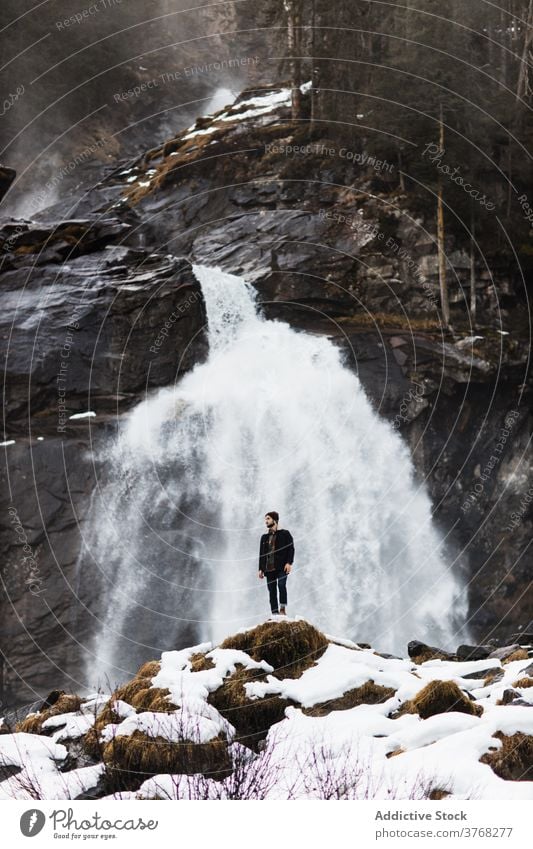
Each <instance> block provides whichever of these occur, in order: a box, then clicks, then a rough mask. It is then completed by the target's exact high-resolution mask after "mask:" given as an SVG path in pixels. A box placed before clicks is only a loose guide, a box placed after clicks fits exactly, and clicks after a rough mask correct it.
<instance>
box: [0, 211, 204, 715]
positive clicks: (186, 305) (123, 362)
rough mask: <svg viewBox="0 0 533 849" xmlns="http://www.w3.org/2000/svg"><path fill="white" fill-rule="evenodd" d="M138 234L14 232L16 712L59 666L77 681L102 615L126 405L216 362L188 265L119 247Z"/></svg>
mask: <svg viewBox="0 0 533 849" xmlns="http://www.w3.org/2000/svg"><path fill="white" fill-rule="evenodd" d="M128 230H129V226H128V225H126V224H123V223H121V222H119V221H117V220H109V219H103V220H102V219H98V218H93V219H85V220H69V221H63V222H61V223H59V224H56V223H53V224H49V225H42V226H41V225H27V224H21V225H18V226H17V227H15V225H13V226H10V225H7V226H6V227H5V228H4V230H3V231H2V234H3V237H4V240H5V241H4V246H5V248H6V250H5V252H4V255H3V262H4V268H5V269H6V270H5V271H4V273H3V275H2V287H3V304H4V310H3V312H2V319H1V321H2V336H3V339H4V340H5V343H6V344H5V361H4V366H5V369H6V374H7V381H8V386H9V390H8V395H7V398H6V405H5V410H6V425H5V428H6V440H7V442H8V444H7V445H6V447H5V449H4V459H5V465H4V466H3V470H2V477H3V482H4V484H5V487H4V491H5V492H6V494H8V503H7V504H6V505H5V510H4V514H3V517H2V520H3V521H2V526H3V527H2V535H1V546H2V579H3V590H4V592H3V598H2V626H1V628H2V649H3V652H4V660H3V664H2V675H1V681H2V692H1V693H0V699H1V700H2V703H3V704H4V705H5V704H10V703H12V702H13V701H21V700H23V701H27V700H28V699H31V698H32V697H33V696H34V694H35V693H40V692H42V691H43V690H44V689H46V688H47V686H48V684H47V680H48V678H49V676H50V674H51V670H55V671H56V672H57V674H58V675H59V678H60V682H61V685H62V686H64V685H65V684H66V683H67V682H69V681H72V680H74V679H75V680H79V677H78V671H79V663H80V650H81V646H82V645H84V644H85V642H86V640H87V637H88V636H89V635H90V634H91V633H92V629H93V628H94V625H95V621H96V617H97V616H98V610H97V607H96V606H95V604H96V599H95V587H94V584H91V582H87V581H84V580H83V577H84V576H83V574H80V569H81V568H82V567H81V566H79V565H78V554H79V552H80V546H81V540H82V539H83V532H84V522H85V520H86V518H87V513H88V509H89V506H90V501H91V494H92V492H93V490H94V489H95V487H96V486H97V485H98V481H99V480H101V477H102V475H103V474H104V475H105V469H103V468H101V465H100V464H99V463H98V462H97V461H95V452H96V453H97V451H98V448H99V446H100V445H101V444H102V443H103V442H105V441H106V440H107V439H109V438H110V437H111V436H112V435H113V434H114V432H115V428H116V422H117V419H118V418H119V417H120V416H121V415H122V413H123V412H124V411H125V410H127V409H128V407H130V406H131V405H132V404H134V403H136V402H137V401H139V400H140V399H141V398H143V397H144V396H145V394H146V393H149V392H150V391H153V390H154V389H155V388H157V387H159V386H166V385H169V384H172V383H173V381H175V380H177V379H179V376H180V374H181V373H183V372H184V371H186V370H187V369H188V368H190V367H191V365H192V364H193V363H195V362H197V361H198V360H199V359H201V358H202V357H203V355H204V351H205V339H204V334H203V330H204V325H205V316H204V307H203V301H202V297H201V292H200V289H199V285H198V282H197V280H196V278H195V277H194V275H193V274H192V271H191V268H190V264H189V263H188V262H187V261H186V260H183V259H177V258H175V257H173V256H171V255H168V254H167V255H164V254H158V253H155V252H152V251H149V250H139V249H133V248H129V247H125V246H124V245H119V244H116V242H118V241H119V240H122V239H123V238H124V233H125V232H127V231H128ZM150 349H151V350H150ZM154 352H155V353H154ZM89 414H90V415H89ZM95 414H96V415H95ZM78 416H80V418H77V417H78ZM73 417H74V418H73Z"/></svg>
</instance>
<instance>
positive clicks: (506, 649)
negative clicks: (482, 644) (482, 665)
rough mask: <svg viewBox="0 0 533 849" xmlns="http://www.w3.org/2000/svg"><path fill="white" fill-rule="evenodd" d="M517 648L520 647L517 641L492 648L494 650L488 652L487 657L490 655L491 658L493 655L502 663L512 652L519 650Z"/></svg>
mask: <svg viewBox="0 0 533 849" xmlns="http://www.w3.org/2000/svg"><path fill="white" fill-rule="evenodd" d="M519 649H520V646H519V645H518V644H517V643H515V644H514V645H512V646H502V648H499V649H494V651H492V652H491V653H490V654H489V657H491V658H492V657H493V658H496V659H497V660H501V661H502V663H503V662H505V661H506V660H507V658H508V657H510V656H511V655H512V654H514V653H515V652H516V651H519Z"/></svg>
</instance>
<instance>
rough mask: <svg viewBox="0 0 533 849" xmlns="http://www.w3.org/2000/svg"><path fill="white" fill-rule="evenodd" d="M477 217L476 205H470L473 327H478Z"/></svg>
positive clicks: (471, 311)
mask: <svg viewBox="0 0 533 849" xmlns="http://www.w3.org/2000/svg"><path fill="white" fill-rule="evenodd" d="M475 228H476V222H475V215H474V205H473V203H471V205H470V321H471V323H472V327H475V326H476V248H475V244H474V239H475Z"/></svg>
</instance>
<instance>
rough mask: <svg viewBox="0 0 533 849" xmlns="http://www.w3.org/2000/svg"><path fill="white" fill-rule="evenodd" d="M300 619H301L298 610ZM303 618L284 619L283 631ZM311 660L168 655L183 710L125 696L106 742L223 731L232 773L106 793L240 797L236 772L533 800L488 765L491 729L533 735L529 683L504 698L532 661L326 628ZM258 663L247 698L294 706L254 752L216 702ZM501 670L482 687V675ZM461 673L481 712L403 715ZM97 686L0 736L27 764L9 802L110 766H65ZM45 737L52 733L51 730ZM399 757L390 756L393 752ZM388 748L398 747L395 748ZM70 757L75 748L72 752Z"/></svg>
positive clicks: (274, 780)
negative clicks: (36, 724)
mask: <svg viewBox="0 0 533 849" xmlns="http://www.w3.org/2000/svg"><path fill="white" fill-rule="evenodd" d="M301 621H303V620H301ZM291 622H293V623H294V622H295V620H285V622H282V623H280V628H283V627H285V623H286V624H287V625H289V624H290V623H291ZM328 640H329V642H328V645H327V648H326V650H325V651H324V653H323V654H322V655H321V656H320V657H319V659H318V660H317V661H316V663H315V664H314V665H312V666H310V667H309V668H307V669H305V671H304V672H303V673H302V674H301V675H300V677H296V678H285V679H280V678H277V677H275V676H274V675H272V674H271V673H272V672H273V668H272V666H271V665H269V664H268V663H267V662H266V661H264V660H259V661H258V660H253V659H252V658H251V657H250V656H249V655H248V654H246V653H245V652H243V651H238V650H236V649H223V648H220V647H215V648H213V647H212V646H211V644H209V643H203V644H201V645H198V646H193V647H191V648H188V649H185V650H182V651H169V652H164V653H163V655H162V657H161V662H160V671H159V672H158V673H157V674H156V675H155V676H154V677H153V678H152V679H151V686H152V687H155V688H160V689H164V688H168V690H169V691H170V695H169V697H168V698H169V699H170V701H171V702H172V703H173V704H174V705H178V706H179V707H178V709H177V710H174V711H172V710H171V712H168V713H167V712H164V713H162V712H157V711H150V710H148V711H147V710H142V711H137V710H136V709H135V708H134V707H132V706H131V705H129V704H128V703H127V702H125V701H119V702H116V703H115V704H114V709H115V718H116V720H117V721H116V722H110V723H108V724H107V725H106V726H105V728H104V729H103V731H102V736H101V740H102V742H103V743H104V744H105V743H106V742H109V741H111V740H113V739H115V738H118V737H123V736H125V737H127V736H128V735H131V734H132V733H133V732H134V731H138V732H142V733H143V734H144V735H145V737H146V738H147V739H154V738H158V739H159V740H161V739H163V740H165V741H168V742H169V743H174V744H179V742H180V741H181V742H183V741H191V742H193V743H202V744H205V743H208V742H209V741H212V740H214V739H215V738H218V739H220V737H221V735H222V737H223V738H225V739H226V740H227V744H228V746H229V750H230V752H231V754H232V756H233V758H234V771H235V774H234V775H233V776H230V777H229V778H226V779H224V781H215V780H213V779H210V778H206V777H204V776H202V775H193V776H190V775H189V776H186V775H165V774H161V775H154V776H153V777H151V778H149V779H148V780H146V781H144V783H142V785H141V786H140V788H139V789H137V790H135V791H129V792H122V793H115V794H113V795H112V796H108V797H107V798H115V799H124V798H153V797H158V798H198V797H201V798H234V794H235V792H236V790H235V781H236V777H235V776H236V774H237V772H239V771H240V781H241V784H242V774H243V773H247V774H248V775H249V776H250V779H252V778H253V783H254V787H255V791H254V792H256V793H257V795H259V796H260V797H262V798H269V799H288V798H309V797H311V798H313V797H318V798H325V797H328V793H329V797H332V798H337V797H338V796H339V795H340V796H342V795H343V792H344V793H345V795H346V796H348V797H349V798H378V799H390V798H415V799H422V798H426V797H427V794H428V791H429V790H439V791H445V792H446V793H448V794H449V795H448V796H447V798H449V799H533V781H510V780H504V779H502V778H500V777H498V776H497V775H496V774H495V772H494V771H493V769H492V768H491V766H489V765H488V764H485V763H481V762H480V758H481V757H482V756H483V755H484V754H486V753H487V752H489V751H491V750H492V751H494V750H497V749H499V748H500V747H501V745H502V743H501V741H500V740H499V739H498V738H495V737H494V736H493V735H494V734H495V733H496V732H501V733H502V734H504V735H507V736H511V735H513V734H516V733H518V732H521V733H522V734H526V735H533V710H532V709H531V708H533V687H521V688H516V687H514V689H515V690H517V692H518V694H519V696H520V700H521V702H522V703H521V704H518V705H517V704H506V705H501V704H497V702H498V700H500V699H501V697H502V696H503V693H504V691H505V690H508V689H510V688H512V685H513V684H515V683H516V682H517V680H520V679H524V678H526V679H527V678H529V677H531V674H530V673H529V674H528V673H526V672H525V670H526V668H527V667H528V666H529V665H530V664H531V659H529V660H528V659H522V660H511V661H510V662H508V663H505V662H504V663H503V664H502V662H501V661H500V660H499V659H497V658H487V659H486V660H477V661H467V662H459V661H443V660H429V661H426V662H425V663H423V664H421V665H417V664H415V663H414V662H413V661H412V660H410V659H409V658H404V659H399V658H394V657H383V656H381V655H379V654H377V653H376V652H375V651H374V649H372V648H367V649H363V648H360V647H358V646H356V645H355V644H352V643H350V642H349V641H342V640H336V638H334V637H328ZM199 654H201V655H204V656H205V658H206V661H207V662H208V663H209V661H211V663H212V664H213V666H212V667H211V668H207V669H203V670H201V671H193V670H192V669H191V657H193V656H198V655H199ZM239 664H240V665H241V667H244V669H250V670H253V669H256V670H259V671H260V672H263V673H264V674H265V676H266V681H263V682H260V681H252V682H248V683H246V684H245V685H244V686H245V690H246V695H247V697H248V698H249V699H251V700H258V699H268V698H272V697H273V696H282V697H284V698H286V699H290V700H291V701H292V702H293V703H294V704H293V706H290V707H287V708H286V709H285V717H284V719H282V720H281V721H280V722H277V723H276V724H274V725H273V726H272V727H271V728H270V729H269V731H268V734H267V736H266V739H265V740H264V742H263V743H262V745H261V746H260V749H261V751H260V752H259V754H256V753H254V752H252V751H251V750H250V749H248V748H245V747H244V746H242V745H241V744H240V743H238V742H235V741H234V737H235V733H236V732H235V728H234V727H233V726H232V725H231V723H230V722H229V721H228V719H227V718H224V717H223V716H222V715H221V714H220V713H219V712H218V710H217V709H216V708H215V707H213V705H212V704H209V703H208V701H207V699H208V697H209V695H210V694H211V693H214V692H215V691H216V690H218V688H219V687H221V686H222V684H223V682H224V681H225V680H227V678H228V676H230V675H231V674H232V673H234V672H235V671H236V669H237V668H238V665H239ZM482 672H486V673H487V674H488V673H489V672H491V673H494V672H496V673H497V674H496V676H495V677H496V678H497V677H498V674H500V675H501V677H500V679H499V680H495V681H494V682H493V683H490V684H488V685H487V686H485V685H484V678H485V676H484V675H483V677H480V678H467V677H465V676H467V675H471V674H472V673H478V674H480V675H481V673H482ZM435 680H441V681H453V682H455V683H456V684H457V685H458V686H459V687H460V689H461V690H462V691H463V692H465V693H467V692H468V693H470V695H471V696H472V697H473V698H474V699H475V703H476V704H477V705H479V706H481V707H482V708H483V712H482V713H481V715H480V716H474V715H470V714H468V713H460V712H456V711H449V712H445V713H440V714H437V715H435V716H430V717H429V718H427V719H422V718H421V717H420V716H419V715H418V714H413V713H405V714H403V715H400V716H398V717H397V718H392V717H393V716H395V715H396V712H397V711H398V708H399V707H400V705H402V704H403V703H404V702H405V701H407V700H410V699H412V698H413V697H415V696H416V694H417V693H419V692H420V691H421V690H422V688H423V687H425V686H426V685H427V684H428V682H430V681H435ZM369 681H373V682H374V684H376V685H380V686H382V687H387V688H391V689H392V690H394V695H392V696H391V697H390V698H388V699H387V700H386V701H384V702H383V703H381V704H360V705H359V706H357V707H352V708H349V709H345V710H333V711H330V712H329V713H326V715H321V716H310V715H308V714H306V713H304V711H303V710H302V709H303V708H312V707H313V706H315V705H319V704H322V703H324V702H327V701H328V700H331V699H336V698H339V697H341V696H342V695H343V694H345V693H347V692H348V691H350V690H353V689H354V688H358V687H361V686H362V685H363V684H365V683H366V682H369ZM104 701H105V700H104V698H103V697H102V695H99V696H96V695H94V696H92V697H90V698H88V699H86V700H85V701H84V702H83V703H82V705H81V707H80V710H79V711H75V712H71V713H68V714H63V715H59V716H54V717H51V718H50V719H48V720H46V721H45V723H44V725H43V729H42V732H41V734H39V735H37V734H28V733H21V732H19V733H14V734H1V735H0V764H1V765H2V766H4V767H6V766H7V767H9V766H12V767H15V768H17V767H19V768H21V770H22V771H21V772H19V773H18V774H17V775H11V776H10V777H8V778H6V779H5V780H4V781H2V782H1V783H0V798H2V799H8V798H28V799H29V798H32V793H33V792H34V790H32V787H33V788H34V787H35V786H38V787H39V788H40V792H41V794H42V796H43V797H44V798H47V799H69V798H75V797H76V796H78V795H79V794H80V793H82V792H85V791H87V790H89V789H90V788H91V787H94V786H95V785H96V784H97V782H98V779H99V778H100V777H101V775H102V773H103V771H104V769H105V767H104V765H103V764H101V763H96V764H94V765H88V766H83V767H81V768H79V767H78V768H74V769H70V770H68V771H63V770H64V769H65V765H66V764H67V765H68V760H67V755H68V744H71V745H72V744H73V743H76V742H77V743H78V744H79V741H80V739H81V738H82V735H83V734H85V732H86V731H87V729H88V728H89V727H90V726H91V725H92V724H93V722H94V716H95V714H96V713H97V712H98V711H99V709H101V707H102V704H103V702H104ZM45 735H46V736H45ZM392 753H394V754H392ZM391 755H392V756H391ZM71 761H72V758H71Z"/></svg>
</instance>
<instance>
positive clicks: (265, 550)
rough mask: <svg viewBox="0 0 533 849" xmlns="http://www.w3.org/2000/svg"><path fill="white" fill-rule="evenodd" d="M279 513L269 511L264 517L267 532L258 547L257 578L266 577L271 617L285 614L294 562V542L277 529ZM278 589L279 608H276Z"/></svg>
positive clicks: (285, 532) (289, 536)
mask: <svg viewBox="0 0 533 849" xmlns="http://www.w3.org/2000/svg"><path fill="white" fill-rule="evenodd" d="M278 522H279V513H276V511H275V510H271V511H270V512H269V513H267V514H266V515H265V525H266V526H267V528H268V532H267V533H266V534H263V536H262V537H261V543H260V545H259V573H258V574H259V578H260V579H263V578H264V577H265V575H266V579H267V586H268V593H269V596H270V610H271V611H272V614H273V615H277V614H278V613H281V614H282V615H283V616H285V615H286V613H287V577H288V576H289V574H290V571H291V568H292V564H293V561H294V542H293V539H292V536H291V534H290V533H289V531H287V530H285V529H284V528H278ZM278 588H279V606H278Z"/></svg>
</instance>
